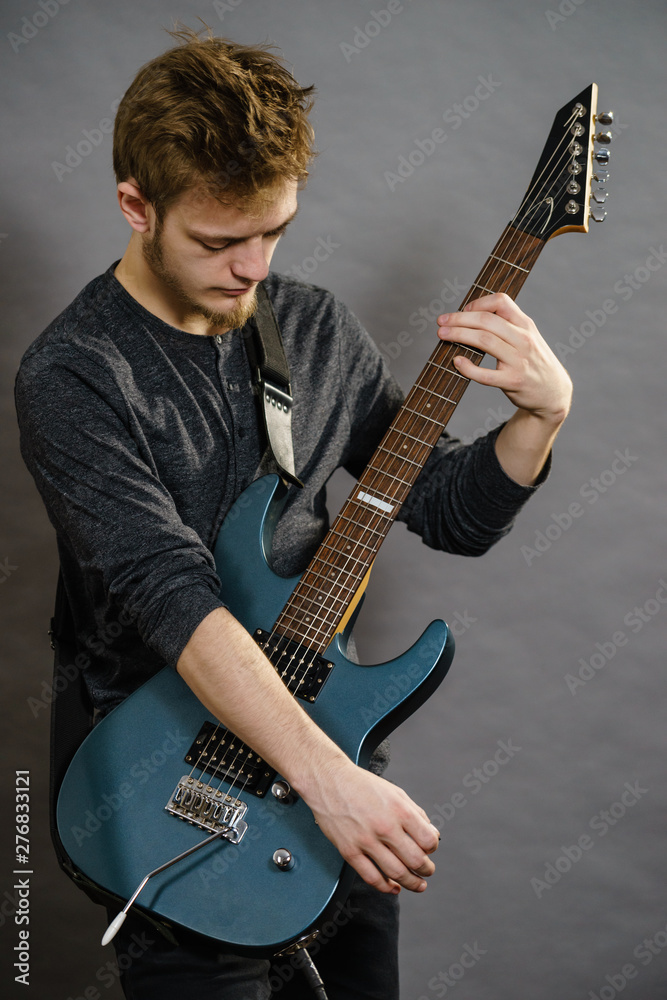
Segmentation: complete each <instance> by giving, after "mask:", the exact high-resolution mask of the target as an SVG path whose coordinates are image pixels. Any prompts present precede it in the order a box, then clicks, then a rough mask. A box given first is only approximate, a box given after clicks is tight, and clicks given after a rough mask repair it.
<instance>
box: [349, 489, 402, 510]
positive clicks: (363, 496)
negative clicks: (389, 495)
mask: <svg viewBox="0 0 667 1000" xmlns="http://www.w3.org/2000/svg"><path fill="white" fill-rule="evenodd" d="M357 500H365V501H366V503H369V504H371V505H372V506H373V507H378V508H379V509H380V510H384V511H386V513H387V514H391V512H392V510H393V509H394V508H393V507H392V505H391V504H390V503H386V502H385V501H384V500H378V498H377V497H374V496H371V494H370V493H364V491H363V490H360V491H359V493H358V494H357Z"/></svg>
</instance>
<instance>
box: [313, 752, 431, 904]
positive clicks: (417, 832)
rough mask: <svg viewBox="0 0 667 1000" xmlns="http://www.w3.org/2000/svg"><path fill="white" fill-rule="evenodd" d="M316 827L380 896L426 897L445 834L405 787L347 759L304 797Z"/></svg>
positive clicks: (338, 764)
mask: <svg viewBox="0 0 667 1000" xmlns="http://www.w3.org/2000/svg"><path fill="white" fill-rule="evenodd" d="M303 798H304V799H305V800H306V802H307V803H308V805H309V806H310V808H311V810H312V812H313V815H314V817H315V822H316V823H317V824H318V825H319V827H320V829H321V830H322V832H323V833H324V834H325V835H326V836H327V837H328V838H329V840H330V841H331V842H332V843H333V844H334V845H335V846H336V847H337V848H338V850H339V851H340V853H341V855H342V856H343V858H344V859H345V860H346V861H347V862H348V864H350V865H351V866H352V867H353V868H354V870H355V871H356V872H357V873H358V874H359V875H360V876H361V877H362V879H363V880H364V882H367V883H368V884H369V885H371V886H373V887H374V888H375V889H378V890H379V891H380V892H388V893H398V892H400V889H401V886H402V887H403V888H405V889H410V890H411V891H412V892H423V891H424V889H426V882H425V881H424V880H425V879H426V878H428V877H429V876H430V875H432V874H433V872H434V871H435V865H434V864H433V862H432V861H431V859H430V857H429V854H432V853H433V852H434V851H435V850H436V848H437V847H438V843H439V840H440V834H439V833H438V831H437V829H436V828H435V827H434V826H433V825H432V824H431V822H430V821H429V818H428V816H427V815H426V813H425V812H424V810H423V809H422V808H421V807H420V806H418V805H417V804H416V803H415V802H413V801H412V799H411V798H410V797H409V795H407V794H406V793H405V792H404V791H403V789H402V788H398V786H396V785H393V784H391V782H389V781H386V780H385V779H384V778H380V777H379V776H378V775H376V774H372V773H371V772H370V771H366V770H364V769H363V768H361V767H357V766H356V765H355V764H353V763H352V762H351V761H350V760H347V758H346V759H345V760H344V761H342V760H341V761H337V762H335V763H334V764H330V765H329V766H328V767H327V768H326V771H325V772H324V773H321V774H320V775H319V776H318V778H317V779H316V780H315V781H314V782H313V785H312V787H310V788H309V789H308V790H307V791H306V792H304V794H303Z"/></svg>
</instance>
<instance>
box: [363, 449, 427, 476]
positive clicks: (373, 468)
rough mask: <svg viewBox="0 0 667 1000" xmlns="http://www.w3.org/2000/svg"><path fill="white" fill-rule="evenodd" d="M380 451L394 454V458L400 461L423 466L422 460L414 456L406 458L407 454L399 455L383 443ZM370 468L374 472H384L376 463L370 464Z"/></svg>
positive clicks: (418, 466)
mask: <svg viewBox="0 0 667 1000" xmlns="http://www.w3.org/2000/svg"><path fill="white" fill-rule="evenodd" d="M378 451H386V452H387V454H388V455H393V457H394V458H396V459H398V461H399V462H409V464H410V465H416V466H417V468H418V469H421V468H422V463H421V462H415V461H414V459H412V458H406V457H405V455H397V454H396V452H395V451H391V450H390V449H389V448H384V447H383V446H382V445H380V447H379V448H378ZM368 468H369V469H372V470H373V472H382V470H381V469H376V468H375V466H374V465H369V466H368Z"/></svg>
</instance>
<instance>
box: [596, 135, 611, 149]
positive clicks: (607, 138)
mask: <svg viewBox="0 0 667 1000" xmlns="http://www.w3.org/2000/svg"><path fill="white" fill-rule="evenodd" d="M613 138H614V137H613V135H612V134H611V132H598V134H597V135H596V136H595V141H596V142H601V143H604V145H605V146H608V145H609V143H610V142H611V140H612V139H613Z"/></svg>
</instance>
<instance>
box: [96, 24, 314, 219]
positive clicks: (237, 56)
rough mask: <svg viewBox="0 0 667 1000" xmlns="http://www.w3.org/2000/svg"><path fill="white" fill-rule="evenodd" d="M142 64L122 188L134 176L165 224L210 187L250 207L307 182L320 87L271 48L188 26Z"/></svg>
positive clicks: (117, 153) (119, 144)
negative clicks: (169, 213)
mask: <svg viewBox="0 0 667 1000" xmlns="http://www.w3.org/2000/svg"><path fill="white" fill-rule="evenodd" d="M169 34H171V35H172V36H173V37H174V38H177V39H178V40H179V44H177V45H176V46H175V47H174V48H172V49H169V50H168V51H167V52H165V53H163V55H160V56H158V57H157V58H156V59H153V60H151V62H149V63H147V64H146V65H145V66H143V67H142V68H141V69H140V70H139V72H138V73H137V75H136V77H135V78H134V80H133V82H132V84H131V85H130V87H129V88H128V90H127V92H126V93H125V95H124V97H123V99H122V100H121V102H120V105H119V107H118V113H117V115H116V122H115V127H114V139H113V167H114V172H115V174H116V181H117V182H118V183H120V182H121V181H125V180H128V179H130V178H133V179H134V180H135V181H136V183H137V185H138V186H139V188H140V190H141V192H142V194H143V195H144V196H145V197H146V198H147V199H148V201H149V202H150V203H151V204H152V206H153V208H154V210H155V212H156V215H157V217H158V220H159V221H161V220H162V219H163V218H164V213H165V211H166V209H167V208H168V207H169V205H170V204H171V203H173V202H174V201H175V199H176V198H178V197H179V195H180V194H182V192H184V191H185V190H188V189H190V188H194V187H203V189H204V190H205V191H207V192H208V193H210V194H213V195H214V196H215V197H216V198H218V199H219V200H220V201H222V202H224V203H232V202H234V203H239V202H240V203H242V204H243V205H244V206H246V207H248V208H251V207H252V206H253V204H257V203H261V201H262V200H263V198H264V197H265V196H266V194H267V193H268V192H270V190H271V189H272V188H275V187H276V186H277V185H278V184H279V183H281V182H282V181H284V180H285V179H290V180H297V181H299V182H300V183H302V184H303V183H304V182H305V180H306V177H307V176H308V164H309V163H310V161H311V159H312V158H313V156H315V155H316V154H315V150H314V149H313V129H312V126H311V124H310V122H309V121H308V114H309V112H310V110H311V108H312V105H313V93H314V89H315V88H314V87H301V86H299V84H298V83H297V81H296V80H295V79H294V77H293V76H292V74H291V73H290V72H289V71H288V70H287V69H286V68H285V66H284V65H283V60H282V59H281V58H280V57H279V56H277V55H275V54H274V53H273V52H272V51H271V50H272V49H273V46H272V45H268V44H266V45H260V46H257V47H250V46H247V45H240V44H237V43H236V42H232V41H229V39H225V38H216V37H214V36H213V35H212V33H211V31H210V29H207V34H206V36H205V37H203V38H202V37H200V36H199V35H198V34H197V33H196V32H194V31H192V30H191V29H189V28H180V29H179V30H176V31H173V32H169Z"/></svg>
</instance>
